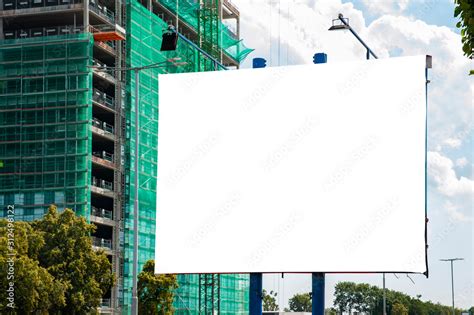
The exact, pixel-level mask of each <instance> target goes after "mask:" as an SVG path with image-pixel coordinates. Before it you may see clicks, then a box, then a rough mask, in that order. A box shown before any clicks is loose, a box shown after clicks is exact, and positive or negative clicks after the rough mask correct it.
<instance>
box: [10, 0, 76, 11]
mask: <svg viewBox="0 0 474 315" xmlns="http://www.w3.org/2000/svg"><path fill="white" fill-rule="evenodd" d="M78 3H82V1H81V0H3V10H5V11H6V10H21V9H31V8H43V7H52V6H58V5H68V4H78Z"/></svg>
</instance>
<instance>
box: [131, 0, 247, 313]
mask: <svg viewBox="0 0 474 315" xmlns="http://www.w3.org/2000/svg"><path fill="white" fill-rule="evenodd" d="M189 10H193V8H192V7H189ZM180 11H181V10H180ZM127 12H128V15H127V17H128V20H127V40H126V45H127V66H129V67H137V66H145V65H149V64H154V63H158V62H162V61H166V60H167V59H170V58H180V60H179V62H180V65H179V66H176V65H173V64H171V63H165V64H164V65H163V66H162V67H160V68H154V69H148V70H143V71H141V72H140V84H139V97H140V104H139V106H140V110H139V114H140V119H139V121H140V125H139V126H138V128H140V134H139V137H140V146H139V154H140V156H141V159H140V160H139V170H140V173H139V240H140V244H139V270H141V269H142V267H143V265H144V263H145V262H146V261H147V260H148V259H154V258H155V257H154V250H155V239H154V237H155V223H156V222H155V215H156V181H157V171H159V167H158V165H157V161H156V156H157V151H156V146H155V144H156V141H157V132H158V113H159V111H158V74H160V73H179V72H195V71H209V70H213V65H212V63H211V62H210V61H209V60H208V59H206V58H203V57H202V56H201V54H200V53H199V52H198V51H197V50H195V49H194V48H192V47H191V46H190V45H188V44H187V43H185V42H183V41H178V46H177V49H176V50H175V51H169V52H161V51H160V47H161V41H162V33H163V30H166V28H167V24H166V22H165V21H163V20H162V19H160V18H159V17H157V16H156V15H154V14H153V13H151V12H150V11H149V10H147V9H146V8H144V7H143V6H142V5H141V4H139V3H138V2H137V1H135V0H132V1H130V2H129V3H128V4H127ZM211 24H212V23H211ZM214 25H215V24H214ZM216 27H217V26H216ZM214 32H216V30H214ZM126 90H127V100H128V101H127V102H126V103H127V105H126V108H125V112H126V126H127V127H126V128H127V129H126V134H127V141H126V147H125V156H126V163H125V172H126V174H127V176H126V196H125V197H124V198H125V218H126V219H125V227H124V228H125V229H124V279H123V291H122V292H123V306H124V308H123V313H124V314H128V313H129V312H130V307H131V288H132V257H133V220H132V218H133V200H134V183H133V178H134V175H135V173H134V154H135V152H134V148H135V136H134V135H135V128H136V126H135V123H134V122H135V114H136V110H135V107H134V104H135V97H136V95H135V78H134V76H133V73H129V74H128V77H127V87H126ZM157 223H158V224H157V226H158V228H159V222H157ZM177 228H179V227H177ZM156 263H157V264H159V257H157V261H156ZM220 280H221V283H222V285H221V286H219V287H218V290H219V291H218V293H216V294H215V295H217V294H218V295H219V296H220V297H221V299H220V301H221V303H220V312H221V313H222V314H239V313H240V314H244V313H246V312H248V285H249V282H248V275H221V276H220ZM178 282H179V288H178V289H177V290H176V292H175V293H176V294H175V301H174V307H175V309H176V311H175V314H199V313H200V312H199V310H200V309H202V303H201V302H200V298H199V297H200V286H199V283H200V282H199V276H198V275H179V276H178ZM202 289H203V288H202V287H201V291H202ZM214 290H215V288H214ZM207 293H209V292H207ZM211 293H212V294H214V292H211Z"/></svg>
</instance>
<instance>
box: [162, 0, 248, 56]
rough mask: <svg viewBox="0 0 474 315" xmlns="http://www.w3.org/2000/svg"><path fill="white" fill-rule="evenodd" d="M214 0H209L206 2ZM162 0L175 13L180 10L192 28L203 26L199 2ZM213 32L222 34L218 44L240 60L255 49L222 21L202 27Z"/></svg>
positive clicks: (208, 31) (205, 32) (179, 12)
mask: <svg viewBox="0 0 474 315" xmlns="http://www.w3.org/2000/svg"><path fill="white" fill-rule="evenodd" d="M176 1H179V4H178V6H176ZM212 1H213V0H207V1H205V2H204V3H206V2H212ZM160 2H161V3H162V4H163V5H164V6H165V7H166V8H167V9H168V10H170V11H171V12H173V13H174V14H176V12H177V11H178V15H179V16H180V18H181V19H182V20H183V21H184V22H185V23H187V24H188V25H190V26H191V27H192V28H194V29H199V28H200V27H202V23H201V20H202V19H200V14H202V11H203V10H202V9H200V5H199V2H197V3H196V2H195V1H193V0H160ZM204 11H205V10H204ZM200 24H201V25H200ZM212 32H218V33H219V34H220V36H219V40H218V46H219V47H220V48H221V49H223V51H224V53H225V54H227V55H228V56H230V57H232V58H233V59H234V60H236V61H238V62H241V61H243V60H244V59H245V57H247V55H248V54H250V53H251V52H252V51H253V49H251V48H247V47H246V46H245V45H244V43H243V41H242V40H240V39H237V38H236V36H235V35H234V34H233V32H232V31H231V30H230V29H229V28H228V27H227V26H226V25H225V24H223V23H222V22H220V21H218V22H217V23H216V25H211V26H209V27H205V28H204V29H202V33H203V34H210V33H212Z"/></svg>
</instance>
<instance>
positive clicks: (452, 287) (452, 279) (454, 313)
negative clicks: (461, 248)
mask: <svg viewBox="0 0 474 315" xmlns="http://www.w3.org/2000/svg"><path fill="white" fill-rule="evenodd" d="M457 260H464V258H448V259H440V261H449V262H450V263H451V297H452V299H453V315H456V310H455V308H454V272H453V262H454V261H457Z"/></svg>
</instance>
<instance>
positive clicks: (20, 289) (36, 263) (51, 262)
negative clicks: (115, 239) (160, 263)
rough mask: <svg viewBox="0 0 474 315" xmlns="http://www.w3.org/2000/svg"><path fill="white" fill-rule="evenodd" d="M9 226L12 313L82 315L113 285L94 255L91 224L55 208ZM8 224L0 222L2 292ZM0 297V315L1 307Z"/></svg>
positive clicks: (103, 261)
mask: <svg viewBox="0 0 474 315" xmlns="http://www.w3.org/2000/svg"><path fill="white" fill-rule="evenodd" d="M12 224H13V225H14V227H15V230H14V231H15V236H14V243H15V244H14V245H15V252H16V256H15V305H16V307H17V308H16V313H17V314H30V313H39V314H48V313H49V314H59V313H62V314H85V313H91V312H94V311H95V309H96V308H97V307H98V306H99V305H100V299H101V297H102V296H103V295H104V293H105V292H106V291H107V290H109V289H110V288H111V286H112V285H113V282H114V276H113V274H112V270H111V269H112V266H111V263H110V262H109V260H108V259H107V256H106V255H105V254H104V253H103V252H102V251H94V250H93V249H92V242H91V239H90V233H91V232H93V231H94V226H93V225H92V224H88V223H87V222H86V221H85V219H84V218H82V217H78V216H76V215H75V214H74V212H73V211H71V210H69V209H66V210H65V211H64V212H62V213H61V214H59V213H58V211H57V209H56V207H55V206H51V207H50V208H49V211H48V214H47V215H46V216H45V217H44V218H43V219H41V220H38V221H34V222H32V223H28V222H15V223H12ZM7 227H8V222H7V221H6V220H2V221H0V231H1V233H0V252H1V255H0V257H1V258H0V263H1V266H2V269H1V270H0V273H1V275H0V276H1V280H0V283H1V286H2V288H6V286H7V283H6V282H5V279H7V278H6V272H7V271H6V268H5V266H6V263H5V259H7V258H5V257H7V256H6V253H7V251H8V248H7V239H8V237H7V233H6V228H7ZM5 298H6V296H5V295H2V296H1V297H0V313H4V311H5V310H6V311H9V309H5V306H6V303H5Z"/></svg>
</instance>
